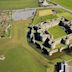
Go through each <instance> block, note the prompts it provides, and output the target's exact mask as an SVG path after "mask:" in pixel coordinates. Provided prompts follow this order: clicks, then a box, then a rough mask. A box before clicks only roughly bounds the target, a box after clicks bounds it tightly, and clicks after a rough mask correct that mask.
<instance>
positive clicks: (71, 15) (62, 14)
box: [57, 12, 72, 20]
mask: <svg viewBox="0 0 72 72" xmlns="http://www.w3.org/2000/svg"><path fill="white" fill-rule="evenodd" d="M62 16H64V17H65V18H67V19H69V20H72V14H70V13H68V12H63V13H59V14H57V17H62Z"/></svg>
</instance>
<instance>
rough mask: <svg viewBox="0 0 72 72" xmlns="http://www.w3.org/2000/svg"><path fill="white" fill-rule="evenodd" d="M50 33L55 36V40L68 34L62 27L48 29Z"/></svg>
mask: <svg viewBox="0 0 72 72" xmlns="http://www.w3.org/2000/svg"><path fill="white" fill-rule="evenodd" d="M48 32H49V33H50V34H51V35H53V37H54V39H57V38H60V37H62V36H65V35H67V34H66V32H64V30H63V29H62V28H61V27H60V26H58V25H57V26H54V27H52V28H49V29H48Z"/></svg>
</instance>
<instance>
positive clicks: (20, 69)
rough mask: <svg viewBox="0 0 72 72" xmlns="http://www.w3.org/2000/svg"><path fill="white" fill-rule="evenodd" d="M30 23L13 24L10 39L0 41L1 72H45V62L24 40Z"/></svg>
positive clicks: (19, 22)
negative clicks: (2, 59)
mask: <svg viewBox="0 0 72 72" xmlns="http://www.w3.org/2000/svg"><path fill="white" fill-rule="evenodd" d="M29 23H30V21H18V22H13V26H12V31H11V36H12V38H11V39H0V55H5V57H6V59H5V60H4V61H0V71H1V72H46V69H47V67H46V66H45V65H46V64H47V61H46V60H45V59H44V57H43V56H41V55H40V54H38V53H37V52H36V51H35V50H34V49H32V48H31V47H30V46H29V45H28V43H27V39H26V33H27V26H28V24H29Z"/></svg>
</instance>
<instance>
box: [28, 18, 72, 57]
mask: <svg viewBox="0 0 72 72" xmlns="http://www.w3.org/2000/svg"><path fill="white" fill-rule="evenodd" d="M56 25H59V26H61V27H62V28H63V29H64V31H65V32H66V33H67V35H66V36H63V37H60V38H58V39H54V38H53V36H52V35H51V34H49V32H48V29H49V28H51V27H54V26H56ZM28 28H29V31H28V34H27V37H28V39H29V40H30V42H32V43H33V44H35V45H37V47H39V48H40V49H41V51H42V52H45V53H47V54H48V55H49V56H51V55H52V54H53V53H56V52H62V51H63V50H64V49H67V48H71V47H72V44H71V43H70V40H72V21H69V20H67V19H65V18H64V17H61V18H57V19H53V20H51V21H48V22H42V23H40V24H38V25H34V26H29V27H28ZM60 43H61V44H64V45H63V46H62V47H60V48H56V45H58V44H60Z"/></svg>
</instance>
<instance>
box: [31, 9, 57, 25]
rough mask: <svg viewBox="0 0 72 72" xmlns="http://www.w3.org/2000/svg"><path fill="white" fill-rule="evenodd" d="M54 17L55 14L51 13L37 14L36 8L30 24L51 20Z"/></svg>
mask: <svg viewBox="0 0 72 72" xmlns="http://www.w3.org/2000/svg"><path fill="white" fill-rule="evenodd" d="M43 10H48V9H43ZM40 11H41V10H40ZM54 18H57V16H53V15H46V16H39V10H38V11H37V13H36V16H35V18H34V20H33V23H32V24H38V23H41V22H43V21H47V20H51V19H54Z"/></svg>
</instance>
